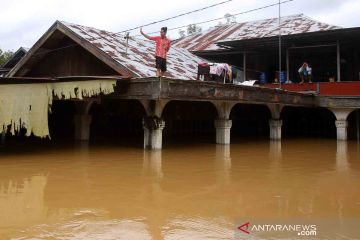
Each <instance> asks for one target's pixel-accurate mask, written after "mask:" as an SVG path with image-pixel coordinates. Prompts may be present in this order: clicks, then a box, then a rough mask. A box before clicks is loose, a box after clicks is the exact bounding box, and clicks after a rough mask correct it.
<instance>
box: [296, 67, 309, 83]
mask: <svg viewBox="0 0 360 240" xmlns="http://www.w3.org/2000/svg"><path fill="white" fill-rule="evenodd" d="M298 72H299V75H300V80H301V81H300V84H303V83H304V81H305V80H306V81H308V82H309V83H312V68H311V67H310V66H309V64H308V63H307V62H304V63H303V64H302V66H301V67H300V68H299V70H298Z"/></svg>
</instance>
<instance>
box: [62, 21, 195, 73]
mask: <svg viewBox="0 0 360 240" xmlns="http://www.w3.org/2000/svg"><path fill="white" fill-rule="evenodd" d="M61 23H62V24H63V25H64V26H65V27H67V28H68V29H70V30H71V31H72V32H74V33H75V34H76V35H78V36H79V37H81V38H82V39H84V40H86V41H87V42H89V43H90V44H91V45H92V46H94V47H96V48H97V49H99V50H101V51H102V52H104V53H105V54H107V55H108V56H110V57H111V59H112V60H113V61H115V62H116V63H118V64H120V65H122V66H124V67H125V68H127V69H129V70H130V71H131V72H133V73H134V74H135V76H136V77H141V78H144V77H154V76H155V75H156V71H155V56H154V53H155V43H154V42H152V41H148V40H144V39H141V38H134V37H130V38H129V40H128V43H126V39H125V38H124V36H123V35H119V34H114V33H111V32H108V31H104V30H98V29H95V28H91V27H85V26H81V25H77V24H71V23H66V22H61ZM199 61H201V59H200V58H199V57H197V56H195V55H194V54H192V53H190V52H189V51H187V50H186V49H183V48H178V47H171V48H170V51H169V54H168V59H167V62H168V71H167V72H166V74H165V76H166V77H170V78H177V79H195V78H196V75H197V64H198V62H199Z"/></svg>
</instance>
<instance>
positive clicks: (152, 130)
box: [143, 118, 165, 150]
mask: <svg viewBox="0 0 360 240" xmlns="http://www.w3.org/2000/svg"><path fill="white" fill-rule="evenodd" d="M147 119H148V120H146V121H145V120H143V129H144V149H152V150H157V149H162V132H163V130H164V128H165V121H164V120H162V119H160V118H158V119H157V118H155V119H153V118H147ZM149 119H150V121H151V122H153V123H150V124H149Z"/></svg>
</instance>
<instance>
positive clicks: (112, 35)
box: [34, 0, 295, 56]
mask: <svg viewBox="0 0 360 240" xmlns="http://www.w3.org/2000/svg"><path fill="white" fill-rule="evenodd" d="M230 1H232V0H227V1H224V2H220V3H217V4H213V5H210V6H207V7H204V8H201V9H196V10H193V11H190V12H187V13H183V14H179V15H176V16H174V17H169V18H166V19H163V20H160V21H156V22H152V23H148V24H144V25H142V26H149V25H153V24H155V23H158V22H164V21H168V20H170V19H173V18H176V17H180V16H184V15H186V14H190V13H193V12H197V11H202V10H205V9H208V8H210V7H215V6H218V5H220V4H224V3H227V2H230ZM292 1H295V0H286V1H283V2H280V4H285V3H288V2H292ZM278 5H279V3H273V4H269V5H265V6H261V7H258V8H253V9H249V10H246V11H243V12H239V13H236V14H231V15H232V16H238V15H243V14H246V13H250V12H255V11H259V10H262V9H266V8H270V7H274V6H278ZM224 18H225V17H220V18H214V19H210V20H206V21H202V22H197V23H192V24H195V25H200V24H205V23H209V22H214V21H218V20H221V19H224ZM188 25H189V24H187V25H182V26H179V27H174V28H170V29H168V31H172V30H177V29H181V28H184V27H187V26H188ZM142 26H139V27H136V28H132V30H135V29H138V28H140V27H142ZM128 31H131V30H125V31H121V32H117V33H112V34H109V36H110V37H114V36H115V35H119V34H120V33H123V32H128ZM157 32H158V31H156V32H151V33H148V34H154V33H157ZM139 36H142V35H135V36H131V37H135V38H136V37H139ZM100 38H104V39H106V38H105V37H104V36H100V37H96V38H93V39H92V41H95V40H97V39H100ZM106 40H108V39H106ZM76 45H77V44H70V45H67V46H64V47H60V48H55V49H51V50H49V51H46V52H43V53H37V54H34V56H36V55H42V54H47V53H50V52H55V51H58V50H62V49H65V48H69V47H73V46H76Z"/></svg>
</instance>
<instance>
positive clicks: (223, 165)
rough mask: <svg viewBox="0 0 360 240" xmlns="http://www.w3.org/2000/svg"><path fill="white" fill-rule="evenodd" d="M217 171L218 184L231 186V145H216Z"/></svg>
mask: <svg viewBox="0 0 360 240" xmlns="http://www.w3.org/2000/svg"><path fill="white" fill-rule="evenodd" d="M215 169H216V176H217V182H218V183H222V184H229V183H230V174H231V155H230V145H216V155H215Z"/></svg>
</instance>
